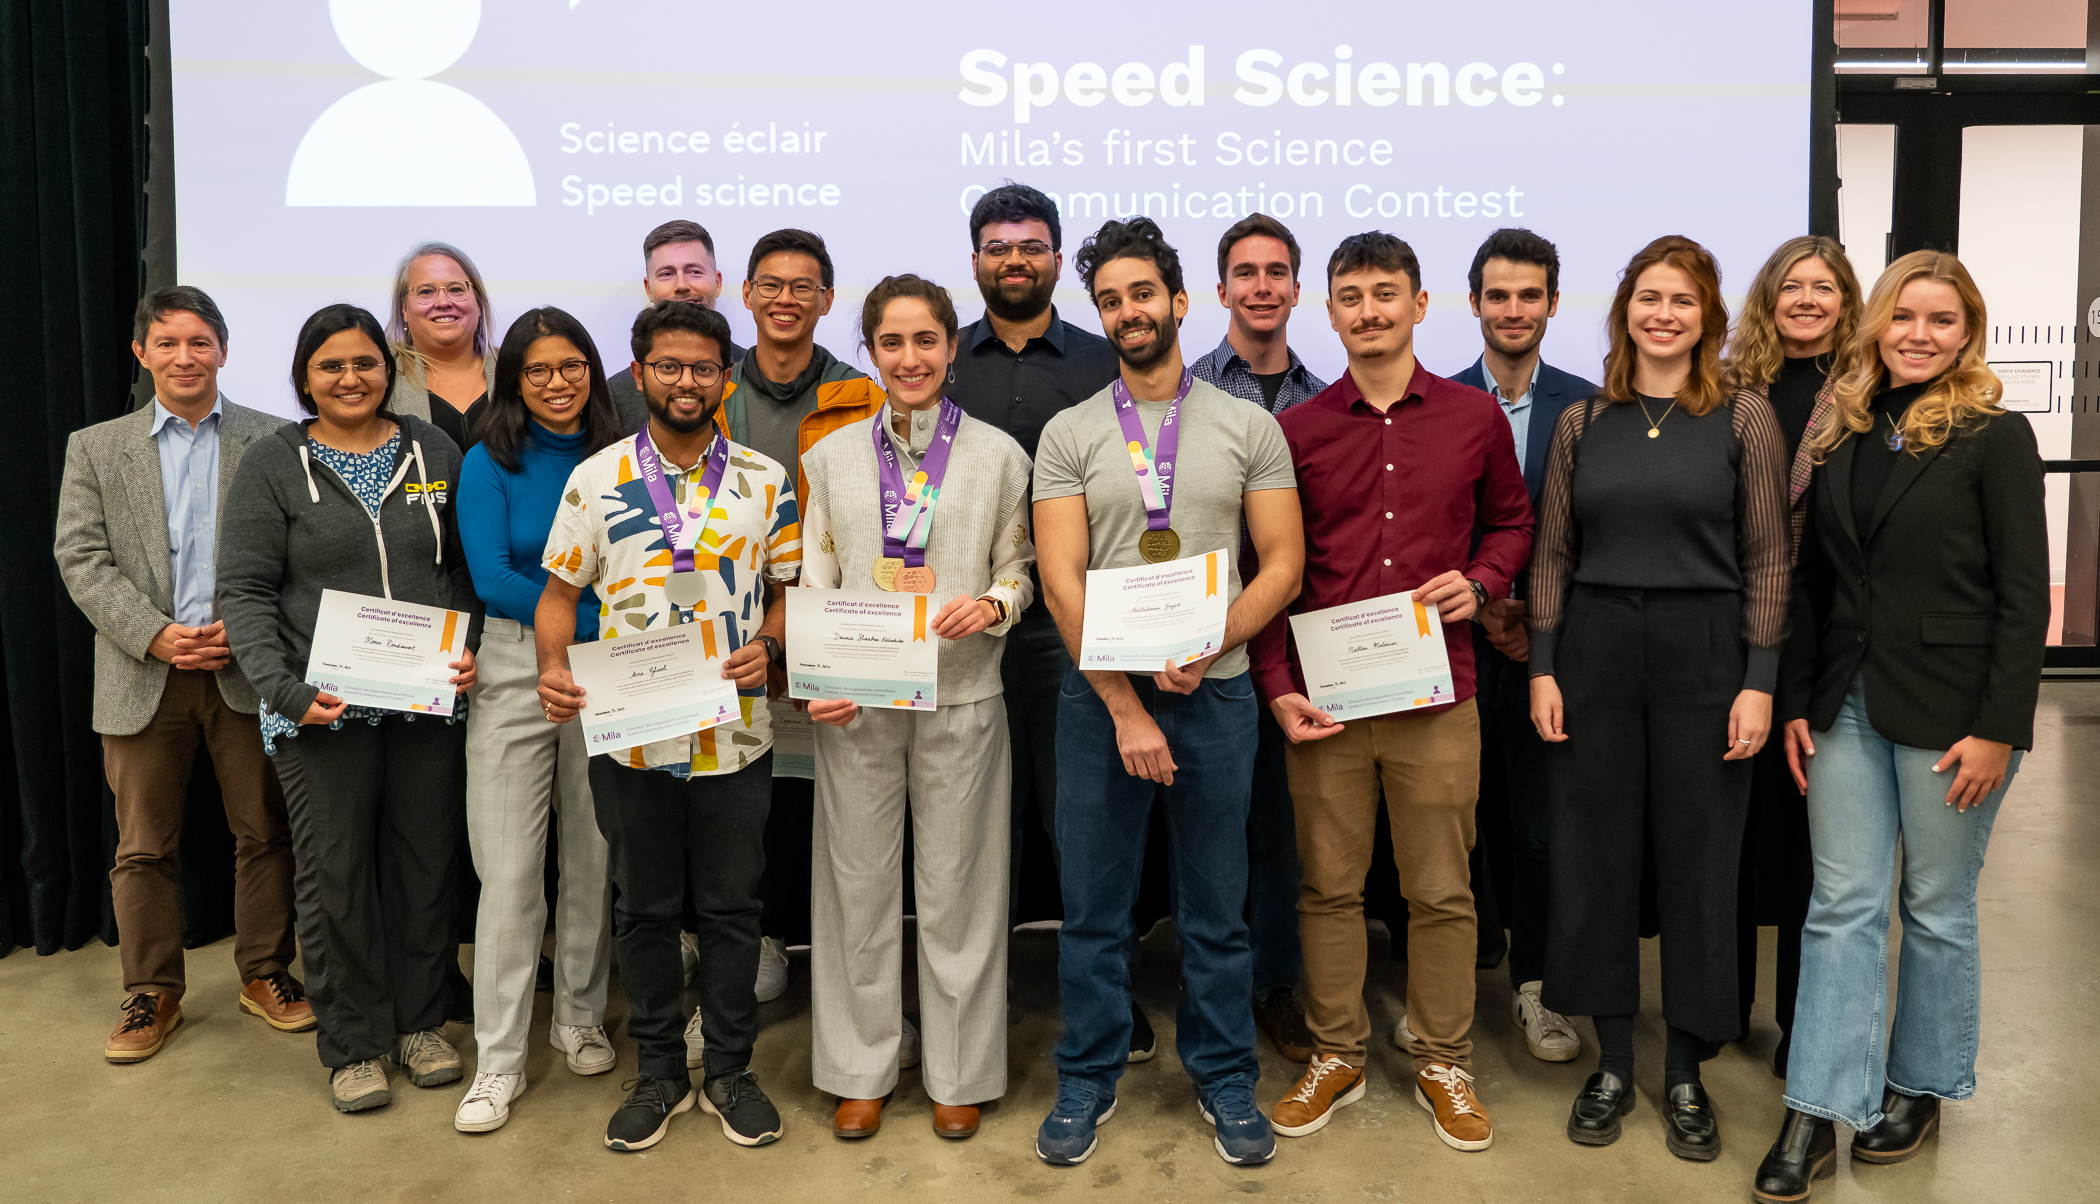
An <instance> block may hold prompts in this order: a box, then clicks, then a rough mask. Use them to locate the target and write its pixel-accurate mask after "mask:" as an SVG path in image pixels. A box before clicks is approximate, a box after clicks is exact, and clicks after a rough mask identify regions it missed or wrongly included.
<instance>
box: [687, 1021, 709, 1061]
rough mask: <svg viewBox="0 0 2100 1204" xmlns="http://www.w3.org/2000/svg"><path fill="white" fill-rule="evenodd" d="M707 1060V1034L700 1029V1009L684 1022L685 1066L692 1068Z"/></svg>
mask: <svg viewBox="0 0 2100 1204" xmlns="http://www.w3.org/2000/svg"><path fill="white" fill-rule="evenodd" d="M706 1060H707V1036H706V1034H704V1033H702V1032H701V1031H700V1009H699V1008H694V1009H693V1018H692V1019H691V1020H688V1021H686V1022H685V1068H686V1069H687V1070H692V1069H694V1068H696V1067H698V1066H699V1065H700V1063H702V1062H705V1061H706Z"/></svg>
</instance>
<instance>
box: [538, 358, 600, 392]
mask: <svg viewBox="0 0 2100 1204" xmlns="http://www.w3.org/2000/svg"><path fill="white" fill-rule="evenodd" d="M556 372H559V373H561V378H562V379H563V380H565V381H568V382H569V383H570V384H572V385H580V384H582V383H583V378H584V377H586V376H589V375H590V374H591V366H590V364H589V363H587V362H586V361H584V360H569V361H568V362H566V363H564V364H563V365H562V366H561V367H559V368H556V367H555V366H554V365H552V364H534V365H532V366H531V367H529V368H527V369H525V379H526V380H527V381H530V382H531V383H532V387H533V388H535V389H541V388H545V387H546V385H547V382H548V381H550V380H553V379H554V374H555V373H556Z"/></svg>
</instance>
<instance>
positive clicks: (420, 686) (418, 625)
mask: <svg viewBox="0 0 2100 1204" xmlns="http://www.w3.org/2000/svg"><path fill="white" fill-rule="evenodd" d="M471 618H472V616H470V615H468V614H467V613H466V612H465V611H460V610H446V609H445V608H444V607H442V606H418V605H417V604H415V603H414V602H395V601H392V600H390V599H387V598H373V597H369V596H367V595H365V594H347V593H344V592H342V591H341V590H333V589H330V590H322V591H321V610H320V613H319V615H318V616H317V617H316V618H315V620H314V642H313V651H312V653H311V654H309V655H308V657H307V660H306V680H307V682H308V683H309V684H311V685H315V686H319V687H320V688H321V689H323V690H325V691H327V692H328V693H330V694H333V695H335V696H336V697H337V698H340V699H342V700H343V701H344V702H347V703H349V704H351V705H352V706H363V707H377V708H379V709H381V710H386V711H425V712H428V713H430V714H432V715H450V714H451V713H452V709H453V698H454V696H455V695H456V694H457V691H456V690H455V689H454V688H453V686H452V678H453V676H454V674H455V673H456V670H454V669H453V668H452V662H453V661H456V660H458V659H460V657H461V656H462V655H463V654H464V653H465V651H466V647H467V624H468V622H469V620H470V619H471Z"/></svg>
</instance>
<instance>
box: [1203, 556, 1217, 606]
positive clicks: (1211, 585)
mask: <svg viewBox="0 0 2100 1204" xmlns="http://www.w3.org/2000/svg"><path fill="white" fill-rule="evenodd" d="M1217 593H1218V554H1217V553H1216V552H1211V553H1208V554H1207V555H1205V556H1204V557H1203V596H1204V597H1206V598H1214V597H1216V596H1217Z"/></svg>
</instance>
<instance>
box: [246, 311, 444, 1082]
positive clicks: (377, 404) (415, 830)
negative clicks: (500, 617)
mask: <svg viewBox="0 0 2100 1204" xmlns="http://www.w3.org/2000/svg"><path fill="white" fill-rule="evenodd" d="M394 371H395V367H394V358H393V355H392V353H391V352H390V351H389V350H388V348H387V345H386V340H385V337H384V336H383V335H382V334H381V332H380V329H379V323H378V322H377V321H376V320H375V319H374V318H373V317H372V315H371V314H369V313H366V312H365V311H364V310H362V309H359V308H357V307H356V306H352V305H331V306H329V307H327V308H326V309H323V310H321V311H320V312H318V313H316V314H314V315H313V316H312V317H311V318H308V319H307V320H306V325H305V327H304V328H303V329H302V330H301V331H300V332H299V346H298V350H297V352H296V354H295V355H294V357H293V361H292V387H293V388H294V389H295V390H296V391H297V392H298V395H299V404H300V406H301V408H303V409H305V410H306V412H307V413H309V414H312V415H314V417H312V418H310V419H308V420H306V421H305V422H297V423H287V424H286V425H285V426H283V427H281V428H279V429H278V431H277V432H276V433H275V434H274V435H272V436H270V437H269V438H266V439H263V440H261V441H259V442H257V443H256V444H255V445H254V446H253V447H251V448H250V449H249V451H248V454H247V455H246V456H245V457H243V458H242V460H241V467H240V471H239V473H238V475H237V476H236V477H235V478H234V484H233V490H232V493H231V495H230V496H229V499H228V502H227V506H226V511H225V513H224V516H223V517H222V519H221V521H220V527H219V578H218V596H217V601H218V607H219V615H220V617H221V618H222V619H223V620H224V621H225V623H226V636H227V642H228V643H229V644H230V645H231V646H232V649H233V656H234V659H235V660H236V661H237V662H238V663H239V664H240V667H241V672H242V673H244V674H245V675H246V676H247V678H248V680H249V681H250V682H252V683H254V685H255V688H256V692H257V693H258V694H260V695H261V696H262V703H261V707H260V710H261V715H260V720H261V723H262V730H263V742H264V746H265V749H266V750H267V751H269V752H270V753H271V755H272V756H273V757H274V758H275V760H276V764H277V776H278V778H279V779H280V780H281V781H282V783H283V785H284V797H285V808H286V811H287V812H288V814H289V816H290V819H291V827H292V853H293V859H294V870H293V887H294V890H295V892H296V900H297V904H298V909H299V943H300V947H301V950H302V951H303V953H304V955H305V958H306V973H307V981H308V993H309V996H310V998H311V999H312V1001H313V1008H314V1015H315V1017H316V1018H317V1019H318V1020H319V1022H320V1024H319V1030H320V1031H319V1052H320V1056H321V1062H322V1064H323V1065H325V1066H327V1067H328V1068H329V1071H330V1086H331V1089H332V1091H333V1094H334V1098H335V1106H336V1109H337V1110H338V1111H342V1112H358V1111H362V1110H364V1109H366V1108H373V1107H377V1106H379V1105H381V1104H385V1103H387V1102H389V1099H390V1098H391V1097H390V1096H389V1095H388V1092H387V1083H386V1072H385V1070H384V1069H383V1068H382V1067H381V1066H380V1059H381V1058H382V1057H391V1058H393V1059H394V1060H395V1061H396V1062H398V1063H400V1065H401V1066H402V1067H403V1069H405V1070H406V1071H407V1072H408V1075H409V1079H410V1081H411V1082H413V1083H415V1084H416V1085H417V1086H419V1087H434V1086H437V1085H438V1084H440V1083H449V1082H452V1081H453V1080H456V1079H458V1078H459V1077H460V1063H459V1055H458V1054H457V1053H456V1052H454V1050H453V1049H452V1047H451V1046H450V1045H449V1044H447V1043H446V1042H445V1039H444V1037H443V1035H442V1033H441V1031H440V1030H441V1029H442V1026H443V1024H444V998H443V987H444V981H445V979H444V961H445V958H446V957H447V956H448V955H449V954H450V952H451V942H450V940H449V934H448V932H447V921H448V919H449V915H450V912H449V908H448V907H447V905H446V902H445V894H444V892H445V879H446V870H447V868H448V867H449V866H450V865H451V864H452V858H453V854H454V847H455V844H456V839H457V837H456V834H457V831H458V826H459V821H458V817H457V816H456V815H454V814H453V813H452V811H451V807H453V806H456V805H457V804H456V802H455V801H454V800H457V799H458V798H459V797H460V792H461V783H462V779H463V776H464V774H465V771H466V770H465V758H464V751H463V735H464V728H463V727H461V726H458V725H455V724H454V723H453V722H451V721H450V720H446V721H439V720H437V719H435V718H434V717H431V716H424V717H423V719H422V721H421V722H412V721H411V717H410V716H409V715H407V714H406V713H403V712H395V711H378V710H372V709H368V708H358V707H348V706H346V705H345V703H344V702H343V700H342V699H340V698H337V697H335V696H333V695H330V694H326V693H323V692H321V691H320V690H319V689H318V688H316V687H315V686H312V685H309V684H308V683H307V682H306V681H305V677H306V664H307V658H308V656H309V655H310V654H311V652H312V647H313V633H314V623H315V620H316V617H317V614H318V612H319V609H320V603H321V594H322V591H323V590H330V589H333V590H340V591H344V592H347V593H355V594H366V595H375V596H380V597H385V598H390V599H393V600H396V601H401V602H414V603H419V604H422V605H426V606H442V607H446V608H449V609H453V610H463V611H468V612H473V611H475V610H476V609H477V604H476V602H475V597H474V587H473V582H472V580H471V579H470V578H469V577H468V574H467V564H466V558H465V556H463V555H462V554H461V552H460V546H459V535H458V532H457V530H456V529H455V527H454V525H453V521H452V511H451V507H450V505H449V503H450V501H451V497H452V490H453V487H454V485H455V483H456V482H457V481H458V479H459V464H460V455H459V449H458V448H457V447H456V446H455V445H454V444H453V442H452V440H451V439H449V438H447V437H446V436H445V434H444V432H442V431H440V430H438V429H437V428H436V427H434V426H432V425H430V424H429V423H427V422H423V421H421V420H420V419H416V418H412V417H408V416H407V415H397V414H394V413H392V412H390V411H389V410H388V409H387V406H386V403H387V399H388V397H389V396H390V395H391V393H392V389H393V383H394ZM478 628H479V624H478V622H477V623H472V624H469V631H468V636H467V647H468V649H470V651H467V652H464V653H463V654H462V656H461V659H460V660H458V661H455V662H453V664H452V668H453V669H454V670H455V671H456V672H457V676H455V677H453V678H452V684H453V685H454V686H456V687H458V688H459V689H461V690H466V689H468V688H470V687H472V686H473V685H474V682H475V672H474V654H473V652H472V651H471V649H472V648H473V647H474V646H475V644H476V643H477V642H478ZM457 714H458V712H457V711H455V716H456V715H457Z"/></svg>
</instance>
